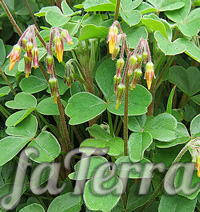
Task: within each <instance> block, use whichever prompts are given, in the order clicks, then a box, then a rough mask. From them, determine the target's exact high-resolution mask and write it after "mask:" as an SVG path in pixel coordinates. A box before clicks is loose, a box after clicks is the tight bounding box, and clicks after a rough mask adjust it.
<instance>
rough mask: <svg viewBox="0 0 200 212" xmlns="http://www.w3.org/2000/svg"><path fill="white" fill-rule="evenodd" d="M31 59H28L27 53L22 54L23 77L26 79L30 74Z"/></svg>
mask: <svg viewBox="0 0 200 212" xmlns="http://www.w3.org/2000/svg"><path fill="white" fill-rule="evenodd" d="M31 61H32V60H31V58H29V57H28V55H27V53H26V54H24V62H25V70H24V73H25V77H26V78H28V77H29V74H30V73H31Z"/></svg>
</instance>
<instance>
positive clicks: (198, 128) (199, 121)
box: [190, 115, 200, 137]
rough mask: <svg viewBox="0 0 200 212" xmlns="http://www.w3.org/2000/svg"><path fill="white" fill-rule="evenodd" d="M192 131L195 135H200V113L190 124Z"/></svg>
mask: <svg viewBox="0 0 200 212" xmlns="http://www.w3.org/2000/svg"><path fill="white" fill-rule="evenodd" d="M190 133H191V135H192V136H194V137H198V136H199V135H200V115H197V116H195V117H194V118H193V119H192V121H191V124H190Z"/></svg>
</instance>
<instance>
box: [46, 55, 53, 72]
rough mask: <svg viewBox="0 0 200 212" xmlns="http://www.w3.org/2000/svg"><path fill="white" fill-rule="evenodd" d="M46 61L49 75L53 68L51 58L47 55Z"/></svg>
mask: <svg viewBox="0 0 200 212" xmlns="http://www.w3.org/2000/svg"><path fill="white" fill-rule="evenodd" d="M46 61H47V73H48V74H51V73H52V68H53V56H52V55H50V54H48V55H47V57H46Z"/></svg>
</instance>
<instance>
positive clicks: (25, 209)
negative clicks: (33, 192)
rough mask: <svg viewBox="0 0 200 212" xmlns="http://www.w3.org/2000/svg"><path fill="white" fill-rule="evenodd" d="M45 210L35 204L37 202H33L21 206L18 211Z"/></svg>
mask: <svg viewBox="0 0 200 212" xmlns="http://www.w3.org/2000/svg"><path fill="white" fill-rule="evenodd" d="M29 211H31V212H45V210H44V208H43V207H42V206H41V205H39V204H37V203H33V204H30V205H27V206H26V207H24V208H22V209H21V210H20V211H19V212H29Z"/></svg>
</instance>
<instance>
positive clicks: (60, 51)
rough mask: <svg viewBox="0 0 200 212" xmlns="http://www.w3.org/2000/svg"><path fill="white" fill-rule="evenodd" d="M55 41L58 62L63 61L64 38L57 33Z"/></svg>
mask: <svg viewBox="0 0 200 212" xmlns="http://www.w3.org/2000/svg"><path fill="white" fill-rule="evenodd" d="M54 42H55V52H56V54H57V58H58V62H59V63H61V62H62V61H63V50H64V47H63V38H62V37H61V36H60V35H56V36H55V38H54Z"/></svg>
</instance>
